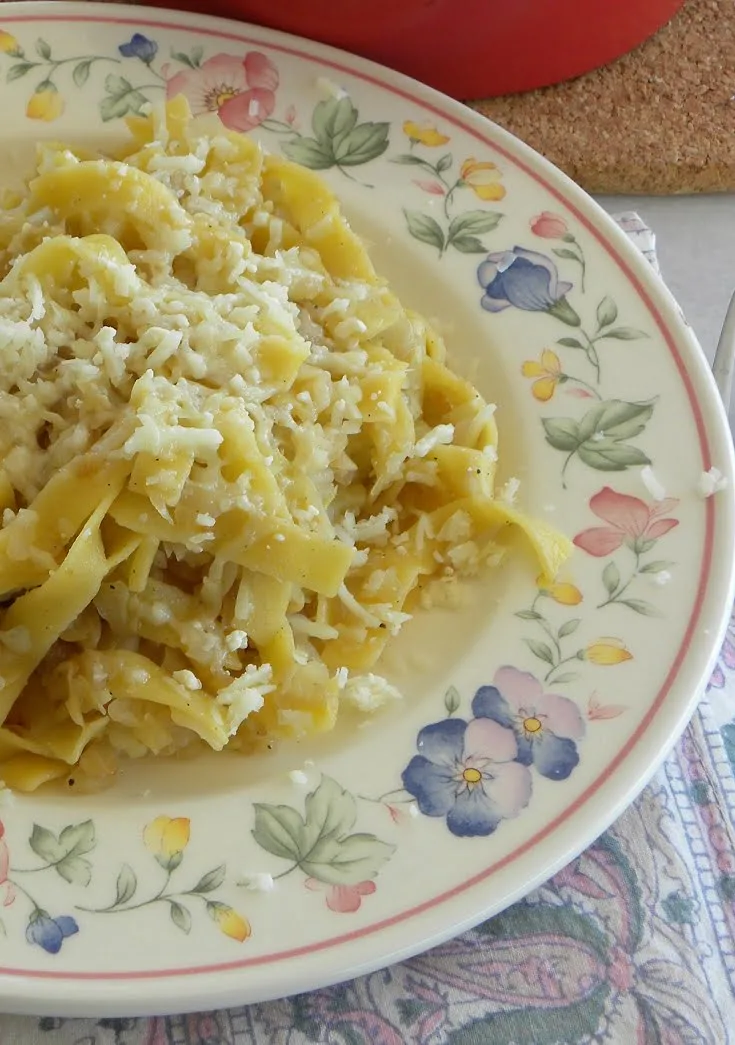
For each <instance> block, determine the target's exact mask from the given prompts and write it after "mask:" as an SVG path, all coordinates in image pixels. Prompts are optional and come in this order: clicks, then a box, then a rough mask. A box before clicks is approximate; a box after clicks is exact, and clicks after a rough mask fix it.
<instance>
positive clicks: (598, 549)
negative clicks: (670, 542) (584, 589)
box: [574, 486, 679, 558]
mask: <svg viewBox="0 0 735 1045" xmlns="http://www.w3.org/2000/svg"><path fill="white" fill-rule="evenodd" d="M678 503H679V502H678V501H676V500H674V499H673V498H667V499H666V500H665V501H657V502H656V503H654V504H653V505H648V504H646V502H645V501H642V500H641V499H640V498H639V497H630V496H629V495H628V494H624V493H617V492H616V491H615V490H611V489H610V487H609V486H606V487H604V488H603V489H602V490H600V492H599V493H596V494H595V495H594V497H592V498H590V508H591V509H592V511H593V512H594V514H595V515H596V516H597V518H598V519H602V520H603V522H606V523H607V524H608V525H607V526H593V527H591V528H590V529H589V530H582V532H581V533H578V534H577V536H576V537H575V538H574V543H575V544H576V545H577V547H578V548H581V549H582V550H583V551H585V552H587V553H588V555H595V556H597V558H604V557H605V556H606V555H610V554H611V553H612V552H614V551H617V550H618V548H620V547H621V545H623V544H624V543H626V544H628V545H629V546H630V547H632V548H633V549H634V550H637V551H639V552H640V551H643V550H645V549H644V548H643V547H641V545H642V544H643V542H645V541H650V542H654V541H657V540H658V539H659V537H663V536H664V534H666V533H668V532H669V530H673V529H674V527H675V526H678V525H679V521H678V519H671V518H668V519H664V518H662V516H664V515H666V513H667V512H670V511H672V509H673V508H675V507H676V505H677V504H678ZM649 547H650V545H649Z"/></svg>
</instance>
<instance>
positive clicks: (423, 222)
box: [403, 210, 444, 251]
mask: <svg viewBox="0 0 735 1045" xmlns="http://www.w3.org/2000/svg"><path fill="white" fill-rule="evenodd" d="M403 213H404V214H405V216H406V222H407V224H408V231H409V232H410V233H411V235H412V236H413V238H414V239H417V240H420V241H421V242H422V243H428V244H430V246H432V247H436V248H437V250H440V251H441V250H444V233H443V232H442V229H441V226H440V225H439V223H438V222H437V221H435V220H434V219H433V218H432V217H430V216H429V215H428V214H422V213H421V211H418V210H404V212H403Z"/></svg>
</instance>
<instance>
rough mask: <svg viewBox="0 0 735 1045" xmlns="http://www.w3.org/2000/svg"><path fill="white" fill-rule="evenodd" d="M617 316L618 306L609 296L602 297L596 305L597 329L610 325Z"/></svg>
mask: <svg viewBox="0 0 735 1045" xmlns="http://www.w3.org/2000/svg"><path fill="white" fill-rule="evenodd" d="M617 318H618V306H617V305H616V304H615V302H614V301H613V299H612V298H611V297H609V296H608V297H604V298H603V299H602V301H601V302H600V304H599V305H598V306H597V329H598V330H602V328H603V327H609V326H612V324H613V323H614V322H615V320H616V319H617Z"/></svg>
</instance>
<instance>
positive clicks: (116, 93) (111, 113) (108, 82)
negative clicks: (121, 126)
mask: <svg viewBox="0 0 735 1045" xmlns="http://www.w3.org/2000/svg"><path fill="white" fill-rule="evenodd" d="M105 91H106V92H107V97H105V98H103V99H102V101H101V102H100V116H101V117H102V119H103V120H104V122H105V123H109V121H110V120H117V119H120V117H122V116H127V115H128V113H131V112H132V113H140V111H141V109H142V108H143V106H144V105H146V104H147V102H148V99H147V98H146V96H145V95H144V94H141V92H140V91H139V90H137V89H136V88H135V87H133V85H132V84H131V83H130V81H129V80H126V79H125V77H124V76H117V75H116V74H115V73H110V74H109V75H108V76H107V77H106V79H105Z"/></svg>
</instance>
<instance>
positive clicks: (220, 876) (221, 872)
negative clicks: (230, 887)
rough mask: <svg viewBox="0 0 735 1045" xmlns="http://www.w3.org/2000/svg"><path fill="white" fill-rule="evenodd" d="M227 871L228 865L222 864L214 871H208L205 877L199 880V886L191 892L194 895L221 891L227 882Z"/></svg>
mask: <svg viewBox="0 0 735 1045" xmlns="http://www.w3.org/2000/svg"><path fill="white" fill-rule="evenodd" d="M226 871H227V865H226V864H220V865H219V867H215V868H214V870H212V871H208V872H207V873H206V874H205V875H202V877H201V878H200V879H199V881H198V882H197V884H196V885H195V886H194V888H193V889H192V890H191V892H192V893H211V892H214V890H215V889H219V887H220V886H221V885H222V883H223V882H224V880H225V874H226Z"/></svg>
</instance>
